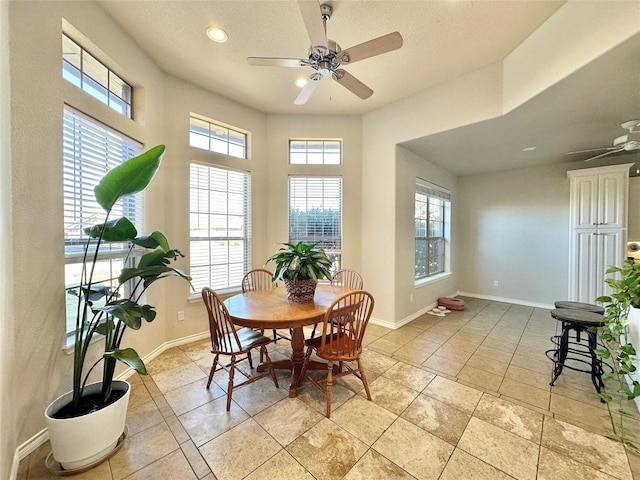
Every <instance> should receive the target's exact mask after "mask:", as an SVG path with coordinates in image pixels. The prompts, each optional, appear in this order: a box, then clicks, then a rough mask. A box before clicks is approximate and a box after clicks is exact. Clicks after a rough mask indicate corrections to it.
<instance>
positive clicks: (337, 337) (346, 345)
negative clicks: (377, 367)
mask: <svg viewBox="0 0 640 480" xmlns="http://www.w3.org/2000/svg"><path fill="white" fill-rule="evenodd" d="M331 340H332V341H329V335H327V336H326V341H325V345H324V348H323V349H321V348H320V346H321V343H322V337H314V338H310V339H309V340H305V342H304V343H305V345H306V346H307V347H311V348H312V349H314V350H315V351H316V355H317V356H318V357H320V358H322V359H324V360H341V361H345V362H348V361H350V360H355V359H356V358H357V357H358V355H359V354H360V351H359V350H358V349H357V345H356V340H355V339H353V338H350V337H349V336H347V335H344V334H343V333H342V332H340V333H334V334H333V338H332V339H331ZM337 345H339V351H332V346H333V347H334V349H335V347H336V346H337ZM346 352H353V355H348V354H347V353H346Z"/></svg>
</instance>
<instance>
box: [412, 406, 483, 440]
mask: <svg viewBox="0 0 640 480" xmlns="http://www.w3.org/2000/svg"><path fill="white" fill-rule="evenodd" d="M402 418H404V419H405V420H408V421H409V422H411V423H413V424H414V425H417V426H418V427H420V428H422V429H424V430H426V431H427V432H429V433H432V434H434V435H435V436H437V437H438V438H441V439H442V440H444V441H445V442H448V443H450V444H452V445H456V444H457V443H458V440H460V437H461V436H462V432H463V431H464V429H465V428H466V426H467V423H469V419H470V418H471V415H470V414H468V413H465V412H463V411H462V410H458V409H457V408H455V407H453V406H451V405H449V404H447V403H443V402H441V401H439V400H436V399H435V398H431V397H429V396H427V395H418V397H417V398H416V399H415V400H414V401H413V402H412V403H411V405H409V407H408V408H407V409H406V410H405V411H404V412H403V413H402Z"/></svg>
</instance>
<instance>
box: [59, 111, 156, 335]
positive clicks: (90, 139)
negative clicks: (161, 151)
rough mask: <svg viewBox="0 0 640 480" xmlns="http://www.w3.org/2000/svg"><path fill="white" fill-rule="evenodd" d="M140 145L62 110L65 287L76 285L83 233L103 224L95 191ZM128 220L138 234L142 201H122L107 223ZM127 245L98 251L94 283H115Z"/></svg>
mask: <svg viewBox="0 0 640 480" xmlns="http://www.w3.org/2000/svg"><path fill="white" fill-rule="evenodd" d="M140 151H141V145H140V144H139V143H137V142H135V141H134V140H132V139H130V138H128V137H126V136H124V135H122V134H121V133H118V132H116V131H115V130H112V129H110V128H109V127H107V126H106V125H103V124H101V123H98V122H96V121H95V120H93V119H90V118H89V117H86V116H84V115H82V114H81V113H79V112H77V111H75V110H72V109H71V108H69V107H65V110H64V126H63V168H64V173H63V191H64V245H65V247H64V248H65V263H66V265H65V284H66V286H67V287H71V286H77V285H78V284H79V282H80V274H81V267H82V254H83V245H84V244H85V242H86V240H87V236H86V235H85V233H84V231H83V229H84V228H85V227H90V226H92V225H95V224H98V223H102V222H104V220H105V212H104V210H103V209H102V207H100V205H99V204H98V203H97V202H96V200H95V197H94V193H93V188H94V187H95V186H96V184H97V183H98V181H99V180H100V178H102V176H103V175H104V174H105V173H106V172H107V171H109V170H111V169H112V168H113V167H115V166H117V165H119V164H120V163H122V162H124V161H125V160H128V159H129V158H131V157H134V156H136V155H138V154H139V153H140ZM120 216H127V217H128V218H129V219H130V220H131V221H132V222H133V223H134V225H136V227H137V228H138V229H142V227H143V226H142V196H141V195H134V196H130V197H126V198H124V199H123V200H121V201H120V202H119V203H118V204H116V206H115V207H114V209H113V211H112V216H111V219H114V218H118V217H120ZM127 250H128V246H127V245H124V244H115V243H114V244H108V245H106V244H105V245H103V246H102V247H101V252H102V254H101V260H100V261H99V263H98V267H97V268H98V272H97V274H95V273H94V278H95V279H96V280H98V281H103V280H107V279H113V278H117V276H118V274H119V272H120V269H121V268H122V267H123V266H124V265H123V262H124V260H123V258H124V254H125V253H126V251H127ZM76 305H77V299H76V297H73V296H72V295H67V331H68V332H69V331H71V330H73V329H74V328H75V307H76Z"/></svg>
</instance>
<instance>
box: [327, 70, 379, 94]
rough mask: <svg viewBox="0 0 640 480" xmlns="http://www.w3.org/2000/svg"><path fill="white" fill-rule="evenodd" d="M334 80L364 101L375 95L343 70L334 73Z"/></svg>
mask: <svg viewBox="0 0 640 480" xmlns="http://www.w3.org/2000/svg"><path fill="white" fill-rule="evenodd" d="M333 78H334V79H335V81H336V82H338V83H339V84H340V85H342V86H343V87H344V88H346V89H347V90H350V91H351V92H352V93H355V94H356V95H357V96H359V97H360V98H361V99H363V100H366V99H367V98H369V97H370V96H371V95H373V90H371V89H370V88H369V87H367V86H366V85H365V84H364V83H362V82H361V81H360V80H358V79H357V78H356V77H354V76H353V75H351V74H350V73H349V72H347V71H346V70H343V69H342V68H338V69H337V70H336V71H334V72H333Z"/></svg>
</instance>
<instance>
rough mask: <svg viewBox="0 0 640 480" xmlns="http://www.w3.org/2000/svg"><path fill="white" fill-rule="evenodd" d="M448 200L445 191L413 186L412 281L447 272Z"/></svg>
mask: <svg viewBox="0 0 640 480" xmlns="http://www.w3.org/2000/svg"><path fill="white" fill-rule="evenodd" d="M450 198H451V195H450V193H449V191H448V190H444V189H442V188H440V187H437V186H436V185H432V184H429V183H427V182H424V181H419V182H417V183H416V192H415V242H416V244H415V248H416V251H415V264H416V265H415V279H416V280H420V279H424V278H427V277H430V276H433V275H437V274H439V273H445V272H446V271H448V269H449V262H448V260H449V252H448V251H447V249H448V244H449V236H450V224H451V201H450Z"/></svg>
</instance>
